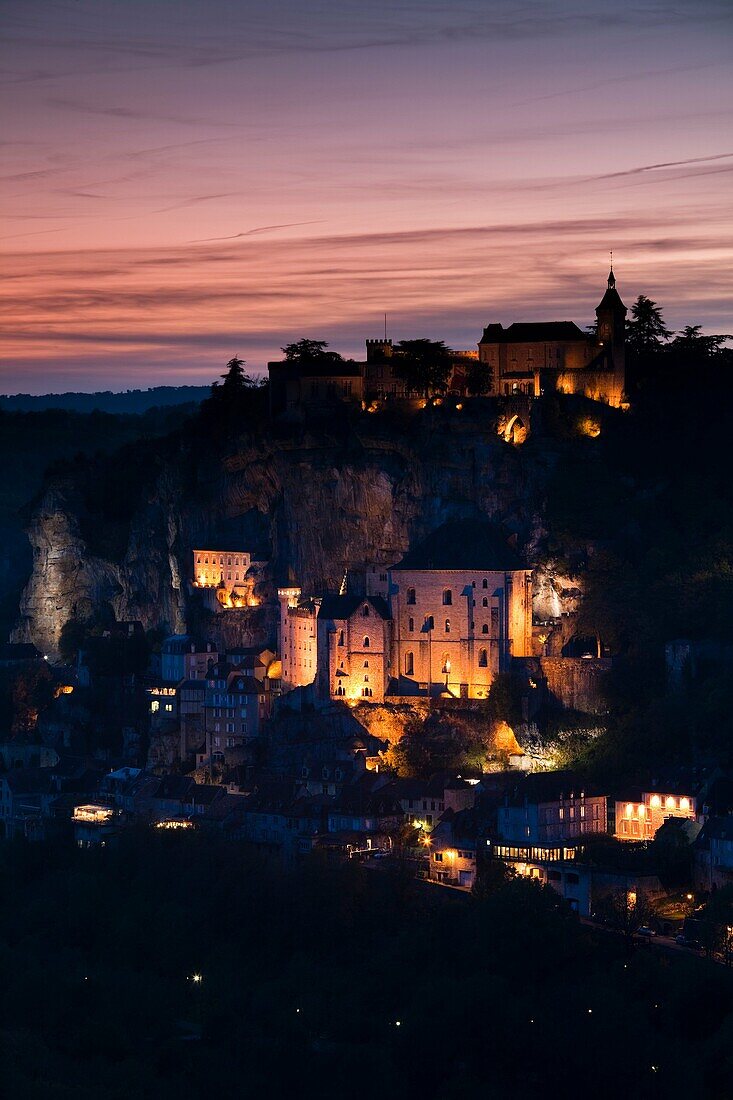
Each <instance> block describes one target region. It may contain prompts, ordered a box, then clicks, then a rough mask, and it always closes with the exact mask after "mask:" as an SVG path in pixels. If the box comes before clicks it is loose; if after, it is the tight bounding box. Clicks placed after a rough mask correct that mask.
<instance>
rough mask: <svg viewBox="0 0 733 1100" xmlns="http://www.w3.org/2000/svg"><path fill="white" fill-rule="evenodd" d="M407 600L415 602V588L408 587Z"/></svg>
mask: <svg viewBox="0 0 733 1100" xmlns="http://www.w3.org/2000/svg"><path fill="white" fill-rule="evenodd" d="M407 602H408V603H415V589H414V588H408V589H407Z"/></svg>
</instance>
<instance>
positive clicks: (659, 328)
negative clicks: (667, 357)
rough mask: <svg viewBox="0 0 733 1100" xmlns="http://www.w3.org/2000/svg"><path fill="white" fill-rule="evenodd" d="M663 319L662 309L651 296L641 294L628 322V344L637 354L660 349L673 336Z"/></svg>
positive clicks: (633, 352)
mask: <svg viewBox="0 0 733 1100" xmlns="http://www.w3.org/2000/svg"><path fill="white" fill-rule="evenodd" d="M671 335H672V334H671V332H670V330H669V329H668V328H667V326H666V325H665V323H664V320H663V319H662V309H661V307H660V306H658V305H657V303H656V302H653V301H652V300H651V298H647V297H646V295H644V294H640V295H639V297H638V298H637V299H636V301H635V302H634V304H633V306H632V307H631V320H630V321H627V322H626V344H627V347H628V349H629V351H630V352H632V354H635V355H642V354H648V353H649V352H655V351H658V350H659V349H660V348H661V346H662V343H663V341H665V340H667V339H668V338H669V337H670V336H671Z"/></svg>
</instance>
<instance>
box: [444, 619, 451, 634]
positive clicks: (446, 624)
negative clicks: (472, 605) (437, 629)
mask: <svg viewBox="0 0 733 1100" xmlns="http://www.w3.org/2000/svg"><path fill="white" fill-rule="evenodd" d="M445 632H446V634H450V619H446V620H445Z"/></svg>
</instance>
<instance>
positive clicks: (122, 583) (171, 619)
mask: <svg viewBox="0 0 733 1100" xmlns="http://www.w3.org/2000/svg"><path fill="white" fill-rule="evenodd" d="M481 415H482V414H481V413H479V412H477V413H475V414H473V415H470V414H468V413H467V412H464V413H463V414H462V415H461V414H460V413H459V412H456V411H449V410H446V411H444V410H431V411H430V415H427V414H426V415H425V416H424V417H423V418H422V419H421V421H420V423H419V424H417V425H415V424H413V425H412V426H410V427H409V430H405V431H396V430H394V429H392V430H387V429H386V428H385V426H384V425H383V424H382V425H381V426H380V425H377V426H376V428H375V430H373V431H370V432H367V431H366V430H365V429H363V428H362V429H356V430H354V431H352V432H351V433H350V434H349V435H348V436H347V435H340V436H336V435H333V434H329V433H328V432H326V431H322V432H316V431H314V430H311V431H309V432H305V433H303V432H301V433H300V434H299V435H297V436H294V435H286V434H283V435H282V436H281V437H280V438H278V436H277V435H276V434H272V433H264V432H263V433H261V434H256V435H249V436H247V437H246V438H244V439H242V440H241V441H240V443H239V444H238V446H237V447H236V448H232V449H229V451H228V452H227V453H225V454H224V455H223V456H221V455H219V456H215V457H214V458H207V457H206V456H205V455H202V456H201V459H200V461H199V460H198V456H197V455H195V454H194V455H193V456H191V455H189V458H188V468H189V473H186V472H185V469H186V463H185V462H184V461H183V460H182V459H181V460H176V459H169V460H168V461H167V462H166V463H165V464H164V465H163V468H162V471H161V473H160V474H159V476H158V478H157V481H156V483H155V486H154V489H153V491H152V492H147V493H146V494H144V499H141V500H140V505H139V508H138V509H137V511H136V513H135V515H134V516H133V518H132V521H131V523H130V526H129V536H128V539H127V547H126V550H125V552H124V554H123V555H122V556H121V560H119V561H113V560H107V559H104V558H102V557H98V556H95V555H94V554H93V553H91V552H90V549H89V548H88V546H87V544H86V542H85V540H84V538H83V536H82V533H81V532H82V529H83V526H84V524H83V522H82V518H81V517H82V514H83V504H82V503H81V501H80V499H79V496H78V494H77V493H76V491H75V487H74V485H73V484H69V483H65V484H60V483H56V484H53V483H52V484H48V485H47V486H46V489H45V492H44V493H43V495H42V498H41V499H40V503H39V505H38V507H37V508H36V510H35V513H34V515H33V518H32V522H31V524H30V526H29V530H28V534H29V538H30V541H31V544H32V547H33V572H32V575H31V578H30V581H29V583H28V585H27V587H26V589H25V591H24V593H23V597H22V600H21V608H20V621H19V625H18V628H17V630H16V632H15V637H16V638H17V639H23V640H30V641H33V642H35V643H36V645H38V646H39V647H40V648H41V649H42V650H43V651H44V652H47V653H50V654H52V653H55V652H56V650H57V647H58V640H59V635H60V631H61V628H62V627H63V625H64V623H65V622H66V621H67V620H69V619H70V618H73V617H78V618H86V617H88V616H89V615H90V614H91V613H92V612H93V611H94V610H95V609H98V608H99V607H100V606H101V605H104V604H106V605H109V607H110V608H111V609H112V610H113V611H114V613H115V616H116V618H117V619H118V620H120V619H139V620H140V621H141V622H142V623H143V625H144V626H145V627H146V628H151V627H155V626H159V625H160V626H164V627H165V628H166V629H168V630H170V631H172V632H173V631H175V632H178V631H184V630H186V629H197V630H199V631H201V632H202V633H203V634H204V635H205V636H206V635H207V636H208V637H209V638H210V639H211V640H212V641H216V642H222V643H223V642H226V643H228V644H229V645H232V644H234V643H235V642H237V641H240V642H241V643H242V644H250V643H252V642H259V643H261V644H266V643H268V642H272V641H274V626H275V621H276V602H275V597H276V592H275V589H276V586H277V584H279V583H280V584H282V583H284V582H291V583H293V582H297V583H298V584H300V585H301V587H302V588H303V589H304V591H313V590H315V591H318V590H321V589H325V588H334V587H336V586H338V585H339V584H340V582H341V580H342V578H343V575H344V572H345V570H347V569H359V568H363V567H364V566H366V565H367V564H371V563H390V562H393V561H395V560H396V559H397V558H399V557H400V555H401V554H402V553H403V552H404V551H405V550H406V549H407V548H408V546H409V545H410V543H411V542H414V540H415V539H418V538H421V537H423V536H424V535H425V534H427V533H428V532H429V531H431V530H432V529H433V528H435V527H436V526H438V525H439V524H440V523H442V522H444V521H445V520H446V519H450V518H458V517H461V516H466V515H471V514H473V513H475V511H476V509H478V510H479V511H480V512H483V513H484V514H486V515H488V516H490V517H492V518H495V519H496V520H497V521H501V522H503V523H504V524H506V526H507V527H508V529H509V530H510V531H513V532H514V533H516V535H517V537H518V545H519V546H520V547H522V546H523V547H525V549H526V550H527V552H528V554H529V556H530V559H531V558H532V557H536V555H537V553H538V546H539V544H540V543H541V534H542V519H541V500H542V490H543V485H544V482H545V478H546V475H547V472H548V470H549V469H551V467H552V457H551V450H548V449H547V448H544V447H542V446H541V445H536V444H535V442H534V441H533V440H532V439H530V441H529V442H527V443H526V444H524V445H523V446H522V447H515V446H512V445H511V444H508V443H505V442H504V441H503V440H502V439H500V438H499V436H498V435H497V433H496V425H495V424H494V423H486V421H485V416H486V414H485V412H484V413H483V417H484V419H483V421H482V419H481ZM369 427H370V428H371V424H370V425H369ZM191 466H193V468H194V469H195V474H194V475H193V476H192V475H191V474H190V467H191ZM222 532H226V534H227V539H228V540H231V538H232V537H233V536H235V537H236V539H237V543H238V545H241V547H242V549H245V550H247V549H250V548H254V546H255V544H257V545H258V547H261V549H259V552H258V557H261V556H263V555H265V556H267V557H269V568H268V569H266V570H265V571H264V574H263V576H262V578H261V579H260V583H259V585H258V593H259V595H260V596H261V597H262V600H263V605H262V607H260V608H257V609H254V610H253V611H252V612H251V613H250V612H248V611H237V612H236V613H229V612H226V611H225V612H222V613H221V614H212V613H211V612H207V611H203V610H202V608H201V607H200V605H199V604H198V603H197V599H196V592H195V590H191V588H190V586H189V580H190V576H191V551H192V549H193V548H194V547H196V546H201V545H208V546H212V545H215V540H216V539H217V538H219V537H221V533H222ZM263 544H264V545H263ZM561 605H562V595H561V594H560V595H556V594H555V593H553V609H554V610H557V608H558V606H560V609H561ZM230 616H231V617H230ZM232 635H234V637H232Z"/></svg>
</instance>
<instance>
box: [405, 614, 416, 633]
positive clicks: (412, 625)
mask: <svg viewBox="0 0 733 1100" xmlns="http://www.w3.org/2000/svg"><path fill="white" fill-rule="evenodd" d="M407 629H408V630H410V631H412V630H414V629H415V620H414V619H413V618H412V617H410V618H409V619H408V620H407Z"/></svg>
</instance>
